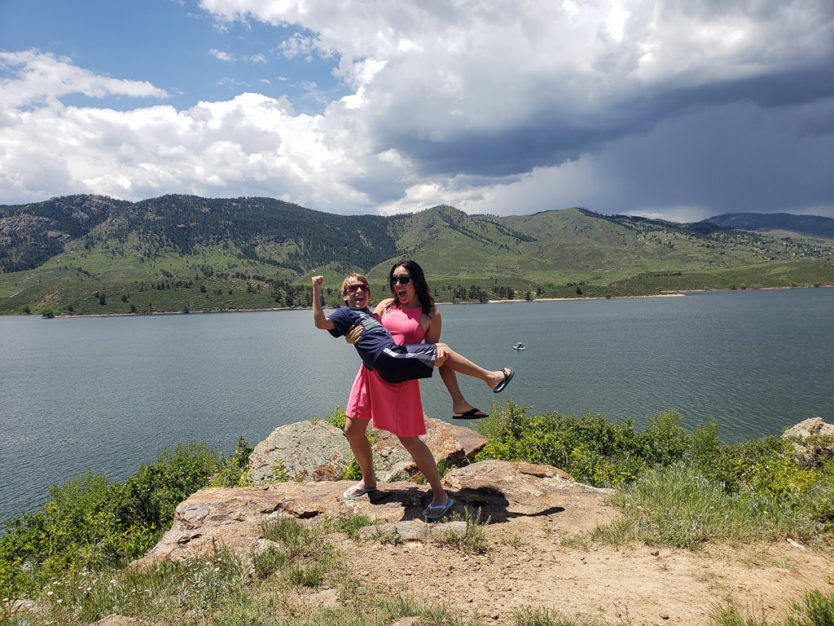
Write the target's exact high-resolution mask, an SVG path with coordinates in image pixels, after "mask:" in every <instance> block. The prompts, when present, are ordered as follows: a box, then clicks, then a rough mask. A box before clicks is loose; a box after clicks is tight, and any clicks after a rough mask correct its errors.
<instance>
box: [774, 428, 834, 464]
mask: <svg viewBox="0 0 834 626" xmlns="http://www.w3.org/2000/svg"><path fill="white" fill-rule="evenodd" d="M782 439H786V440H788V441H790V442H791V443H792V444H793V447H794V450H795V451H796V456H797V458H798V459H800V460H801V461H802V462H803V463H805V464H807V465H810V466H814V465H818V464H820V463H821V462H822V461H823V460H824V459H830V458H832V457H834V424H826V423H825V422H824V421H823V420H822V418H821V417H812V418H810V419H807V420H805V421H802V422H799V424H797V425H796V426H792V427H791V428H789V429H788V430H786V431H785V432H784V433H783V434H782Z"/></svg>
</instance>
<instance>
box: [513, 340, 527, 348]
mask: <svg viewBox="0 0 834 626" xmlns="http://www.w3.org/2000/svg"><path fill="white" fill-rule="evenodd" d="M526 349H527V346H525V345H524V344H523V343H521V342H520V341H519V342H518V343H517V344H515V345H514V346H513V350H526Z"/></svg>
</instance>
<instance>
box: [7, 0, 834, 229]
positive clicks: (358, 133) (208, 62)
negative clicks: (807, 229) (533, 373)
mask: <svg viewBox="0 0 834 626" xmlns="http://www.w3.org/2000/svg"><path fill="white" fill-rule="evenodd" d="M174 193H176V194H195V195H199V196H204V197H212V198H227V197H239V196H267V197H271V198H279V199H282V200H286V201H288V202H294V203H297V204H299V205H302V206H305V207H308V208H311V209H316V210H320V211H326V212H329V213H339V214H381V215H391V214H395V213H402V212H410V211H417V210H422V209H425V208H428V207H432V206H435V205H438V204H446V205H451V206H455V207H457V208H459V209H461V210H463V211H466V212H467V213H470V214H474V213H488V214H493V215H502V216H503V215H522V214H528V213H535V212H538V211H544V210H550V209H562V208H567V207H573V206H579V207H585V208H588V209H591V210H593V211H596V212H599V213H604V214H630V215H641V216H646V217H655V218H661V219H667V220H673V221H681V222H691V221H698V220H701V219H704V218H706V217H709V216H712V215H718V214H722V213H735V212H757V213H771V212H787V213H797V214H814V215H824V216H829V217H834V2H832V0H700V1H696V0H679V1H675V0H669V1H662V0H655V1H652V0H419V1H412V0H399V1H397V2H392V1H391V0H338V1H334V0H318V1H317V0H296V1H293V0H141V1H140V2H122V1H114V0H74V1H73V2H67V0H0V204H24V203H29V202H40V201H43V200H47V199H48V198H51V197H55V196H62V195H69V194H101V195H106V196H110V197H113V198H120V199H125V200H133V201H136V200H143V199H147V198H154V197H157V196H160V195H164V194H174Z"/></svg>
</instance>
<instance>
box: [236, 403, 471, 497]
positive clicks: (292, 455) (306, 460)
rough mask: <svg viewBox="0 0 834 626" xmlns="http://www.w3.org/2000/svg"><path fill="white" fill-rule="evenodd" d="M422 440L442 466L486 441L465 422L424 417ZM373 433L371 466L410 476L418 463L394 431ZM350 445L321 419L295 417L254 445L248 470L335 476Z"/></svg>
mask: <svg viewBox="0 0 834 626" xmlns="http://www.w3.org/2000/svg"><path fill="white" fill-rule="evenodd" d="M425 419H426V435H425V436H423V438H422V439H423V441H425V442H426V445H427V446H428V447H429V449H430V450H431V451H432V455H433V456H434V459H435V461H437V463H438V465H440V466H442V467H446V468H450V467H460V466H461V465H466V464H468V463H469V460H470V459H471V458H472V457H473V455H474V454H475V453H476V452H478V451H479V450H481V448H483V447H484V446H485V445H486V441H487V440H486V437H484V436H483V435H479V434H478V433H476V432H475V431H474V430H471V429H469V428H466V427H464V426H456V425H454V424H448V423H446V422H442V421H440V420H436V419H431V418H429V417H426V418H425ZM369 431H371V432H373V433H375V437H374V438H375V441H374V443H373V444H372V446H371V447H372V449H373V453H374V467H375V468H376V471H377V472H378V477H379V479H380V480H381V481H383V482H394V481H397V480H412V479H414V478H416V477H417V476H418V474H419V470H418V469H417V466H416V465H415V464H414V461H413V460H412V459H411V456H409V454H408V452H406V451H405V449H404V448H403V447H402V445H401V444H400V443H399V440H398V439H397V437H396V436H394V435H392V434H391V433H388V432H385V431H377V430H373V429H369ZM350 460H351V454H350V446H349V445H348V441H347V439H346V438H345V436H344V434H343V433H342V431H340V430H339V429H338V428H336V427H335V426H333V425H332V424H329V423H328V422H325V421H323V420H317V421H313V422H297V423H295V424H287V425H286V426H279V427H278V428H276V429H275V430H273V431H272V432H271V433H270V435H269V436H268V437H267V438H266V439H265V440H263V441H261V442H260V443H259V444H258V445H257V446H255V449H254V451H253V452H252V454H251V455H250V457H249V466H250V468H251V476H252V479H253V482H254V483H255V484H256V485H263V484H269V483H272V482H275V481H276V480H281V479H283V480H302V481H309V480H312V481H321V480H340V479H341V477H342V472H343V470H344V469H345V467H347V465H348V464H349V463H350Z"/></svg>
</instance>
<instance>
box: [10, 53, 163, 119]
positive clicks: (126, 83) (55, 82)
mask: <svg viewBox="0 0 834 626" xmlns="http://www.w3.org/2000/svg"><path fill="white" fill-rule="evenodd" d="M0 71H2V72H3V73H4V74H6V75H11V76H13V77H14V78H4V79H0V107H2V108H6V109H16V108H19V107H26V106H29V105H39V104H43V103H47V104H51V103H54V102H56V101H57V99H58V98H60V97H61V96H65V95H67V94H71V93H81V94H84V95H85V96H89V97H91V98H102V97H104V96H106V95H116V96H129V97H132V98H165V97H167V95H168V94H167V93H166V92H165V90H164V89H159V88H157V87H154V86H153V85H151V84H150V83H148V82H145V81H135V80H120V79H115V78H109V77H107V76H97V75H96V74H94V73H92V72H90V71H87V70H85V69H82V68H79V67H77V66H75V65H73V64H72V61H71V60H70V59H68V58H66V57H60V58H59V57H56V56H55V55H54V54H50V53H48V52H47V53H42V52H40V51H38V50H25V51H20V52H0Z"/></svg>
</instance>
